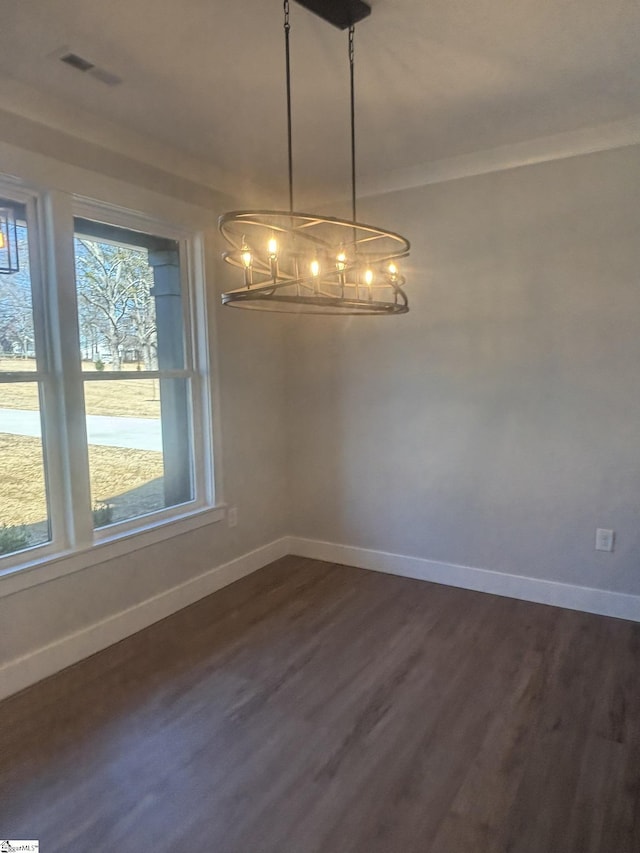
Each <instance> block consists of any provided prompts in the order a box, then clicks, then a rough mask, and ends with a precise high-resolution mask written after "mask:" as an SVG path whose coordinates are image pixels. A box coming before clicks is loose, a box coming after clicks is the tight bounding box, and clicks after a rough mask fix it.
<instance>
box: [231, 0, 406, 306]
mask: <svg viewBox="0 0 640 853" xmlns="http://www.w3.org/2000/svg"><path fill="white" fill-rule="evenodd" d="M298 2H299V3H300V4H301V5H303V6H306V7H307V8H308V9H310V10H311V11H313V12H315V13H316V14H318V15H319V16H320V17H321V18H323V19H324V20H325V21H328V22H329V23H331V24H333V25H334V26H337V27H339V28H340V29H347V28H348V30H349V43H348V44H349V70H350V104H351V210H352V217H351V219H340V218H337V217H333V216H320V215H317V214H312V213H299V212H295V211H294V206H293V157H292V140H291V136H292V134H291V70H290V69H291V65H290V55H289V32H290V24H289V0H284V37H285V38H284V41H285V64H286V96H287V142H288V165H289V210H234V211H231V212H230V213H225V214H223V215H222V216H221V217H220V219H219V220H218V228H219V229H220V233H221V234H222V236H223V237H224V239H225V240H226V242H227V243H228V245H229V246H230V247H231V248H230V249H228V250H227V251H225V252H224V253H223V256H222V257H223V259H224V260H225V261H226V262H227V263H229V264H231V265H232V266H234V267H237V268H238V269H240V270H242V274H243V286H242V287H239V288H238V289H237V290H230V291H227V292H226V293H223V294H222V302H223V304H224V305H233V306H235V307H237V308H250V309H253V310H257V311H280V312H282V311H284V312H295V313H304V314H406V313H407V311H408V310H409V303H408V301H407V297H406V295H405V293H404V290H403V288H404V285H405V278H404V276H403V275H402V273H401V271H400V260H401V259H402V258H405V257H407V255H408V254H409V250H410V248H411V247H410V244H409V241H408V240H407V239H406V238H405V237H402V236H401V235H400V234H396V233H394V232H393V231H387V230H385V229H383V228H378V227H375V226H373V225H365V224H364V223H361V222H358V221H357V217H356V156H355V148H356V146H355V86H354V33H355V24H356V23H357V22H358V21H360V20H362V19H363V18H365V17H367V16H368V15H369V14H370V13H371V7H370V6H368V5H367V4H366V3H365V2H363V0H298Z"/></svg>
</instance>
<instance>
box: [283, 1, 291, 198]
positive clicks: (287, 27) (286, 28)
mask: <svg viewBox="0 0 640 853" xmlns="http://www.w3.org/2000/svg"><path fill="white" fill-rule="evenodd" d="M290 29H291V25H290V24H289V0H284V52H285V61H286V68H287V146H288V151H289V213H293V149H292V145H291V59H290V56H289V30H290Z"/></svg>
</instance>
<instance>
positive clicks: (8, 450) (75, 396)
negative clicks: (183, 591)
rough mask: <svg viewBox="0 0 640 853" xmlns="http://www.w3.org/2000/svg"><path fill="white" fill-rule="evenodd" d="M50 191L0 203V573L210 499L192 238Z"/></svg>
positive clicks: (182, 513) (191, 510)
mask: <svg viewBox="0 0 640 853" xmlns="http://www.w3.org/2000/svg"><path fill="white" fill-rule="evenodd" d="M1 186H2V184H1V183H0V187H1ZM57 196H58V198H57V203H54V204H42V205H41V204H39V200H38V199H37V198H35V197H34V198H29V197H28V196H25V197H22V198H20V197H13V198H12V197H11V195H8V194H7V196H5V194H4V193H3V194H2V196H1V197H0V208H9V209H10V210H11V211H12V213H13V216H14V217H15V220H16V233H17V238H18V256H19V265H20V269H19V271H18V272H14V273H11V274H0V569H1V568H3V567H4V566H5V565H13V564H17V563H20V562H25V560H26V561H27V562H28V561H29V560H33V559H37V558H38V557H43V558H47V557H49V556H50V555H55V554H58V553H69V552H73V551H75V550H84V549H86V548H89V547H91V546H92V545H96V544H99V543H101V542H104V541H111V540H113V539H114V538H118V537H121V536H123V535H131V534H132V533H134V532H140V531H146V530H149V529H150V528H155V527H157V526H158V525H161V524H163V523H164V522H173V521H175V520H176V518H184V517H190V516H194V515H196V514H198V513H202V511H203V510H205V509H207V508H211V506H212V504H213V477H212V459H211V450H210V448H211V436H210V427H209V419H208V417H207V412H208V411H209V406H208V398H207V387H206V383H204V382H203V376H204V375H205V369H204V368H205V367H206V350H205V349H204V348H203V346H202V340H198V338H199V337H200V339H202V338H203V332H204V330H203V329H202V328H201V326H202V323H203V317H204V311H203V308H202V305H201V304H198V303H197V298H198V296H199V295H200V298H201V295H202V294H201V292H200V294H199V293H198V286H197V285H198V278H199V276H197V275H196V272H197V269H198V263H197V260H198V258H197V254H196V248H197V241H196V240H195V239H194V238H193V237H191V236H190V235H189V234H185V233H182V232H180V231H179V230H174V229H171V228H167V227H166V226H164V225H158V224H157V223H152V222H150V221H149V220H147V219H145V217H144V216H142V215H141V214H129V213H127V212H125V211H120V210H114V209H112V208H111V209H109V211H108V212H105V209H104V208H101V207H100V206H98V205H94V204H91V203H88V202H82V203H80V202H78V203H77V204H74V202H73V199H72V198H71V197H70V196H63V195H62V194H57ZM73 213H75V216H73ZM45 235H46V239H45ZM41 258H44V259H45V260H46V263H44V264H43V263H41ZM43 270H44V271H45V272H44V274H43ZM70 271H73V272H74V275H69V274H68V272H70Z"/></svg>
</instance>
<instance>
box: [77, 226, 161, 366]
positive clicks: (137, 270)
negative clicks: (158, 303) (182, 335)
mask: <svg viewBox="0 0 640 853" xmlns="http://www.w3.org/2000/svg"><path fill="white" fill-rule="evenodd" d="M76 279H77V287H78V303H79V306H78V307H79V317H80V330H81V336H82V337H83V339H84V341H85V342H90V345H91V347H92V350H94V351H95V350H96V349H97V347H98V343H99V342H104V343H105V344H106V346H107V349H108V351H109V356H110V358H111V364H112V367H113V369H114V370H120V368H121V366H122V358H123V355H124V349H125V348H126V347H131V346H132V345H133V348H134V349H135V350H136V351H137V352H138V353H139V354H142V356H143V358H144V361H145V367H151V361H152V345H153V342H154V337H155V310H154V302H153V298H152V296H151V287H152V285H153V272H152V270H151V268H150V267H149V263H148V256H147V252H146V251H144V250H142V249H135V248H133V247H129V246H121V245H117V244H112V243H105V242H97V241H95V240H89V239H85V238H80V237H77V238H76Z"/></svg>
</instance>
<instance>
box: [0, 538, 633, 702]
mask: <svg viewBox="0 0 640 853" xmlns="http://www.w3.org/2000/svg"><path fill="white" fill-rule="evenodd" d="M287 554H296V555H297V556H300V557H310V558H312V559H316V560H325V561H327V562H330V563H342V564H343V565H346V566H357V567H358V568H361V569H369V570H371V571H375V572H385V573H387V574H392V575H400V576H402V577H408V578H416V579H418V580H425V581H431V582H433V583H439V584H445V585H447V586H455V587H462V588H463V589H471V590H476V591H478V592H489V593H493V594H494V595H503V596H507V597H508V598H519V599H523V600H525V601H534V602H537V603H539V604H551V605H554V606H556V607H567V608H569V609H571V610H583V611H585V612H587V613H597V614H600V615H603V616H614V617H617V618H619V619H630V620H632V621H635V622H640V596H637V595H627V594H624V593H620V592H611V591H609V590H603V589H591V588H589V587H582V586H572V585H570V584H563V583H558V582H557V581H549V580H542V579H540V578H528V577H521V576H520V575H511V574H506V573H503V572H495V571H490V570H488V569H474V568H471V567H469V566H456V565H454V564H452V563H440V562H436V561H434V560H425V559H422V558H420V557H406V556H403V555H402V554H389V553H386V552H385V551H371V550H369V549H367V548H356V547H353V546H350V545H338V544H336V543H333V542H321V541H319V540H316V539H303V538H300V537H296V536H283V537H282V538H281V539H277V540H275V541H274V542H271V543H269V544H268V545H263V546H262V547H261V548H257V549H256V550H255V551H250V552H249V553H248V554H243V555H242V556H241V557H238V558H236V559H235V560H231V561H230V562H229V563H225V564H224V565H222V566H217V567H216V568H214V569H211V570H210V571H208V572H205V574H203V575H199V576H198V577H196V578H192V579H191V580H188V581H186V582H185V583H182V584H180V585H179V586H175V587H172V588H171V589H168V590H166V591H165V592H162V593H160V594H159V595H156V596H154V597H153V598H150V599H147V600H146V601H143V602H142V603H141V604H137V605H135V606H133V607H129V608H127V609H126V610H123V611H121V612H120V613H116V614H115V615H114V616H110V617H109V618H108V619H104V620H103V621H101V622H97V623H95V624H93V625H89V626H88V627H87V628H84V629H82V630H81V631H77V632H76V633H74V634H70V635H68V636H67V637H63V638H62V639H60V640H57V641H56V642H54V643H51V644H50V645H48V646H44V647H43V648H40V649H37V650H36V651H35V652H32V653H30V654H28V655H24V656H23V657H20V658H16V659H15V660H12V661H9V663H7V664H5V665H4V666H2V667H0V700H1V699H4V698H6V697H7V696H10V695H11V694H13V693H17V692H18V691H19V690H23V689H24V688H25V687H29V686H30V685H31V684H35V683H36V682H37V681H40V680H41V679H43V678H46V677H47V676H49V675H53V674H54V673H56V672H59V671H60V670H61V669H64V668H65V667H67V666H71V664H74V663H77V662H78V661H80V660H82V659H83V658H86V657H89V655H92V654H95V653H96V652H99V651H101V650H102V649H105V648H107V647H108V646H110V645H112V644H113V643H117V642H119V641H120V640H123V639H124V638H125V637H128V636H130V635H131V634H135V633H136V632H137V631H141V630H142V629H143V628H147V627H148V626H149V625H152V624H153V623H154V622H158V621H159V620H160V619H164V618H165V617H166V616H170V615H171V614H172V613H175V612H176V611H178V610H181V609H182V608H183V607H188V605H190V604H193V603H194V602H196V601H199V600H200V599H201V598H204V597H205V596H207V595H211V593H212V592H216V590H219V589H222V587H224V586H228V585H229V584H231V583H233V582H234V581H237V580H240V578H243V577H245V576H246V575H249V574H251V573H252V572H255V571H256V570H257V569H261V568H262V567H263V566H266V565H268V564H269V563H271V562H273V561H274V560H278V559H280V558H281V557H284V556H286V555H287Z"/></svg>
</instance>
